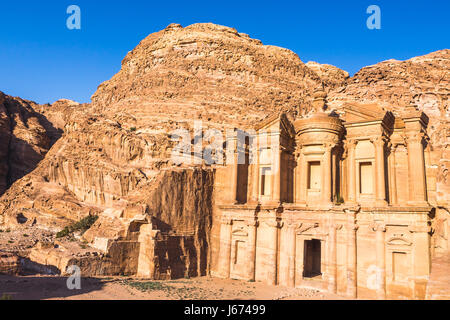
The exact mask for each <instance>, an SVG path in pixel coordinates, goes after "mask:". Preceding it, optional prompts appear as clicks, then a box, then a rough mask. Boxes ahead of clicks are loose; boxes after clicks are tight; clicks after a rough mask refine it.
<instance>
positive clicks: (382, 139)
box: [370, 135, 389, 146]
mask: <svg viewBox="0 0 450 320" xmlns="http://www.w3.org/2000/svg"><path fill="white" fill-rule="evenodd" d="M388 141H389V139H388V138H387V137H386V136H384V135H382V136H377V137H372V138H370V142H372V143H373V144H374V145H375V146H384V145H385V144H386V143H387V142H388Z"/></svg>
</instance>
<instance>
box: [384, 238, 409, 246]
mask: <svg viewBox="0 0 450 320" xmlns="http://www.w3.org/2000/svg"><path fill="white" fill-rule="evenodd" d="M387 244H388V245H391V246H410V245H412V242H411V241H409V240H407V239H405V238H403V237H401V236H393V237H391V238H389V239H388V241H387Z"/></svg>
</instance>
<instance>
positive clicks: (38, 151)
mask: <svg viewBox="0 0 450 320" xmlns="http://www.w3.org/2000/svg"><path fill="white" fill-rule="evenodd" d="M42 108H43V107H42ZM40 109H41V106H39V105H38V104H36V103H34V102H32V101H27V100H23V99H20V98H13V97H10V96H7V95H5V94H3V93H2V92H0V195H1V194H3V192H5V190H6V189H7V188H8V187H9V186H11V184H12V183H14V181H16V180H18V179H20V178H22V177H23V176H25V175H26V174H28V173H30V172H31V171H32V170H34V168H35V167H36V166H37V164H38V163H39V162H40V161H41V160H42V159H43V158H44V156H45V154H46V153H47V152H48V150H49V149H50V146H51V145H52V144H53V143H54V142H55V141H56V140H57V139H58V137H59V136H60V135H61V133H60V131H58V130H57V129H56V128H54V127H53V125H52V123H51V122H50V121H48V119H47V118H46V117H45V116H44V115H43V114H41V113H40V112H39V111H40Z"/></svg>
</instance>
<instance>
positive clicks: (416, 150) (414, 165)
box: [406, 132, 428, 206]
mask: <svg viewBox="0 0 450 320" xmlns="http://www.w3.org/2000/svg"><path fill="white" fill-rule="evenodd" d="M422 141H423V134H422V133H420V132H414V133H408V134H407V135H406V143H407V147H408V173H409V191H410V192H409V203H410V204H413V205H424V206H427V205H428V203H427V191H426V182H425V160H424V154H423V152H424V151H423V145H422Z"/></svg>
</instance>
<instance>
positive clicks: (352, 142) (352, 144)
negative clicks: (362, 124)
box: [345, 139, 358, 150]
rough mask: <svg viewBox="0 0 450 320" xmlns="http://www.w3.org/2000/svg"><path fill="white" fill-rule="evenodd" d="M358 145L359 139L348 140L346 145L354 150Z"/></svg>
mask: <svg viewBox="0 0 450 320" xmlns="http://www.w3.org/2000/svg"><path fill="white" fill-rule="evenodd" d="M357 144H358V140H357V139H348V140H347V143H346V144H345V145H346V146H347V148H348V149H350V150H351V149H353V148H355V147H356V145H357Z"/></svg>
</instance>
